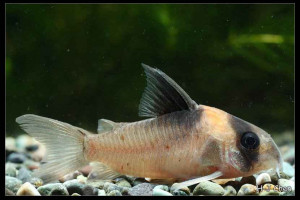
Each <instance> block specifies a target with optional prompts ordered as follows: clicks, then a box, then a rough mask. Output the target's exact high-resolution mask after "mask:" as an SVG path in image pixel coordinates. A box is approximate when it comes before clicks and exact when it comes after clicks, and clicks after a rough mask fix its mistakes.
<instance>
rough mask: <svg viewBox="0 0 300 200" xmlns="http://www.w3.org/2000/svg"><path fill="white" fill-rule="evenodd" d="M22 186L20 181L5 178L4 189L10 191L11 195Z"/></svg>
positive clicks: (13, 178) (8, 177)
mask: <svg viewBox="0 0 300 200" xmlns="http://www.w3.org/2000/svg"><path fill="white" fill-rule="evenodd" d="M21 186H22V181H20V180H19V179H17V178H15V177H10V176H5V188H7V189H9V190H11V191H12V192H13V193H16V192H17V191H18V190H19V188H20V187H21Z"/></svg>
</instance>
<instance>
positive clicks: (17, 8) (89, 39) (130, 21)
mask: <svg viewBox="0 0 300 200" xmlns="http://www.w3.org/2000/svg"><path fill="white" fill-rule="evenodd" d="M142 62H143V63H145V64H148V65H150V66H153V67H157V68H159V69H161V70H162V71H163V72H165V73H166V74H168V75H169V76H170V77H171V78H173V79H174V80H175V81H176V82H177V83H178V84H179V85H180V86H182V88H183V89H184V90H185V91H186V92H187V93H188V94H189V95H190V96H191V97H192V98H193V99H194V100H195V101H196V102H197V103H199V104H204V105H208V106H213V107H217V108H220V109H222V110H224V111H226V112H229V113H231V114H233V115H235V116H237V117H240V118H242V119H244V120H246V121H249V122H251V123H254V124H256V125H257V126H259V127H261V128H263V129H265V130H266V131H269V132H270V133H271V134H276V133H279V132H283V131H286V130H293V129H294V5H293V4H249V5H247V4H218V5H215V4H189V5H188V4H148V5H138V4H65V5H64V4H24V5H22V4H7V5H6V66H5V69H6V134H7V135H9V136H10V135H11V136H13V135H18V134H20V133H22V131H21V130H20V129H19V127H18V125H17V123H16V122H15V118H16V117H18V116H20V115H23V114H27V113H32V114H37V115H41V116H45V117H49V118H54V119H57V120H60V121H63V122H67V123H70V124H72V125H75V126H80V127H82V128H85V129H87V130H90V131H94V132H95V131H96V128H97V120H98V119H100V118H106V119H110V120H112V121H116V122H119V121H124V122H127V121H129V122H130V121H137V120H141V119H142V118H140V117H138V114H137V113H138V105H139V100H140V98H141V95H142V92H143V89H144V87H145V85H146V80H145V75H144V72H143V69H142V67H141V65H140V63H142Z"/></svg>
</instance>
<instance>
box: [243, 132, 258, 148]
mask: <svg viewBox="0 0 300 200" xmlns="http://www.w3.org/2000/svg"><path fill="white" fill-rule="evenodd" d="M241 144H242V146H243V147H245V148H246V149H250V150H254V149H256V148H257V147H258V146H259V138H258V136H257V135H256V134H255V133H252V132H245V133H244V134H243V136H242V139H241Z"/></svg>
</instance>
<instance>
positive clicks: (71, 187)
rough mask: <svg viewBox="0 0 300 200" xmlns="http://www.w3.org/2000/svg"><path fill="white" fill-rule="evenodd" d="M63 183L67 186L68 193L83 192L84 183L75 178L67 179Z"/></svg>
mask: <svg viewBox="0 0 300 200" xmlns="http://www.w3.org/2000/svg"><path fill="white" fill-rule="evenodd" d="M63 185H64V186H65V187H66V188H67V190H68V192H69V194H73V193H78V194H81V195H82V194H83V188H84V186H85V185H84V184H82V183H79V181H78V180H77V179H73V180H69V181H66V182H64V183H63Z"/></svg>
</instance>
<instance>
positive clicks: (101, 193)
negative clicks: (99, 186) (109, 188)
mask: <svg viewBox="0 0 300 200" xmlns="http://www.w3.org/2000/svg"><path fill="white" fill-rule="evenodd" d="M98 196H106V192H105V190H98Z"/></svg>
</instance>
